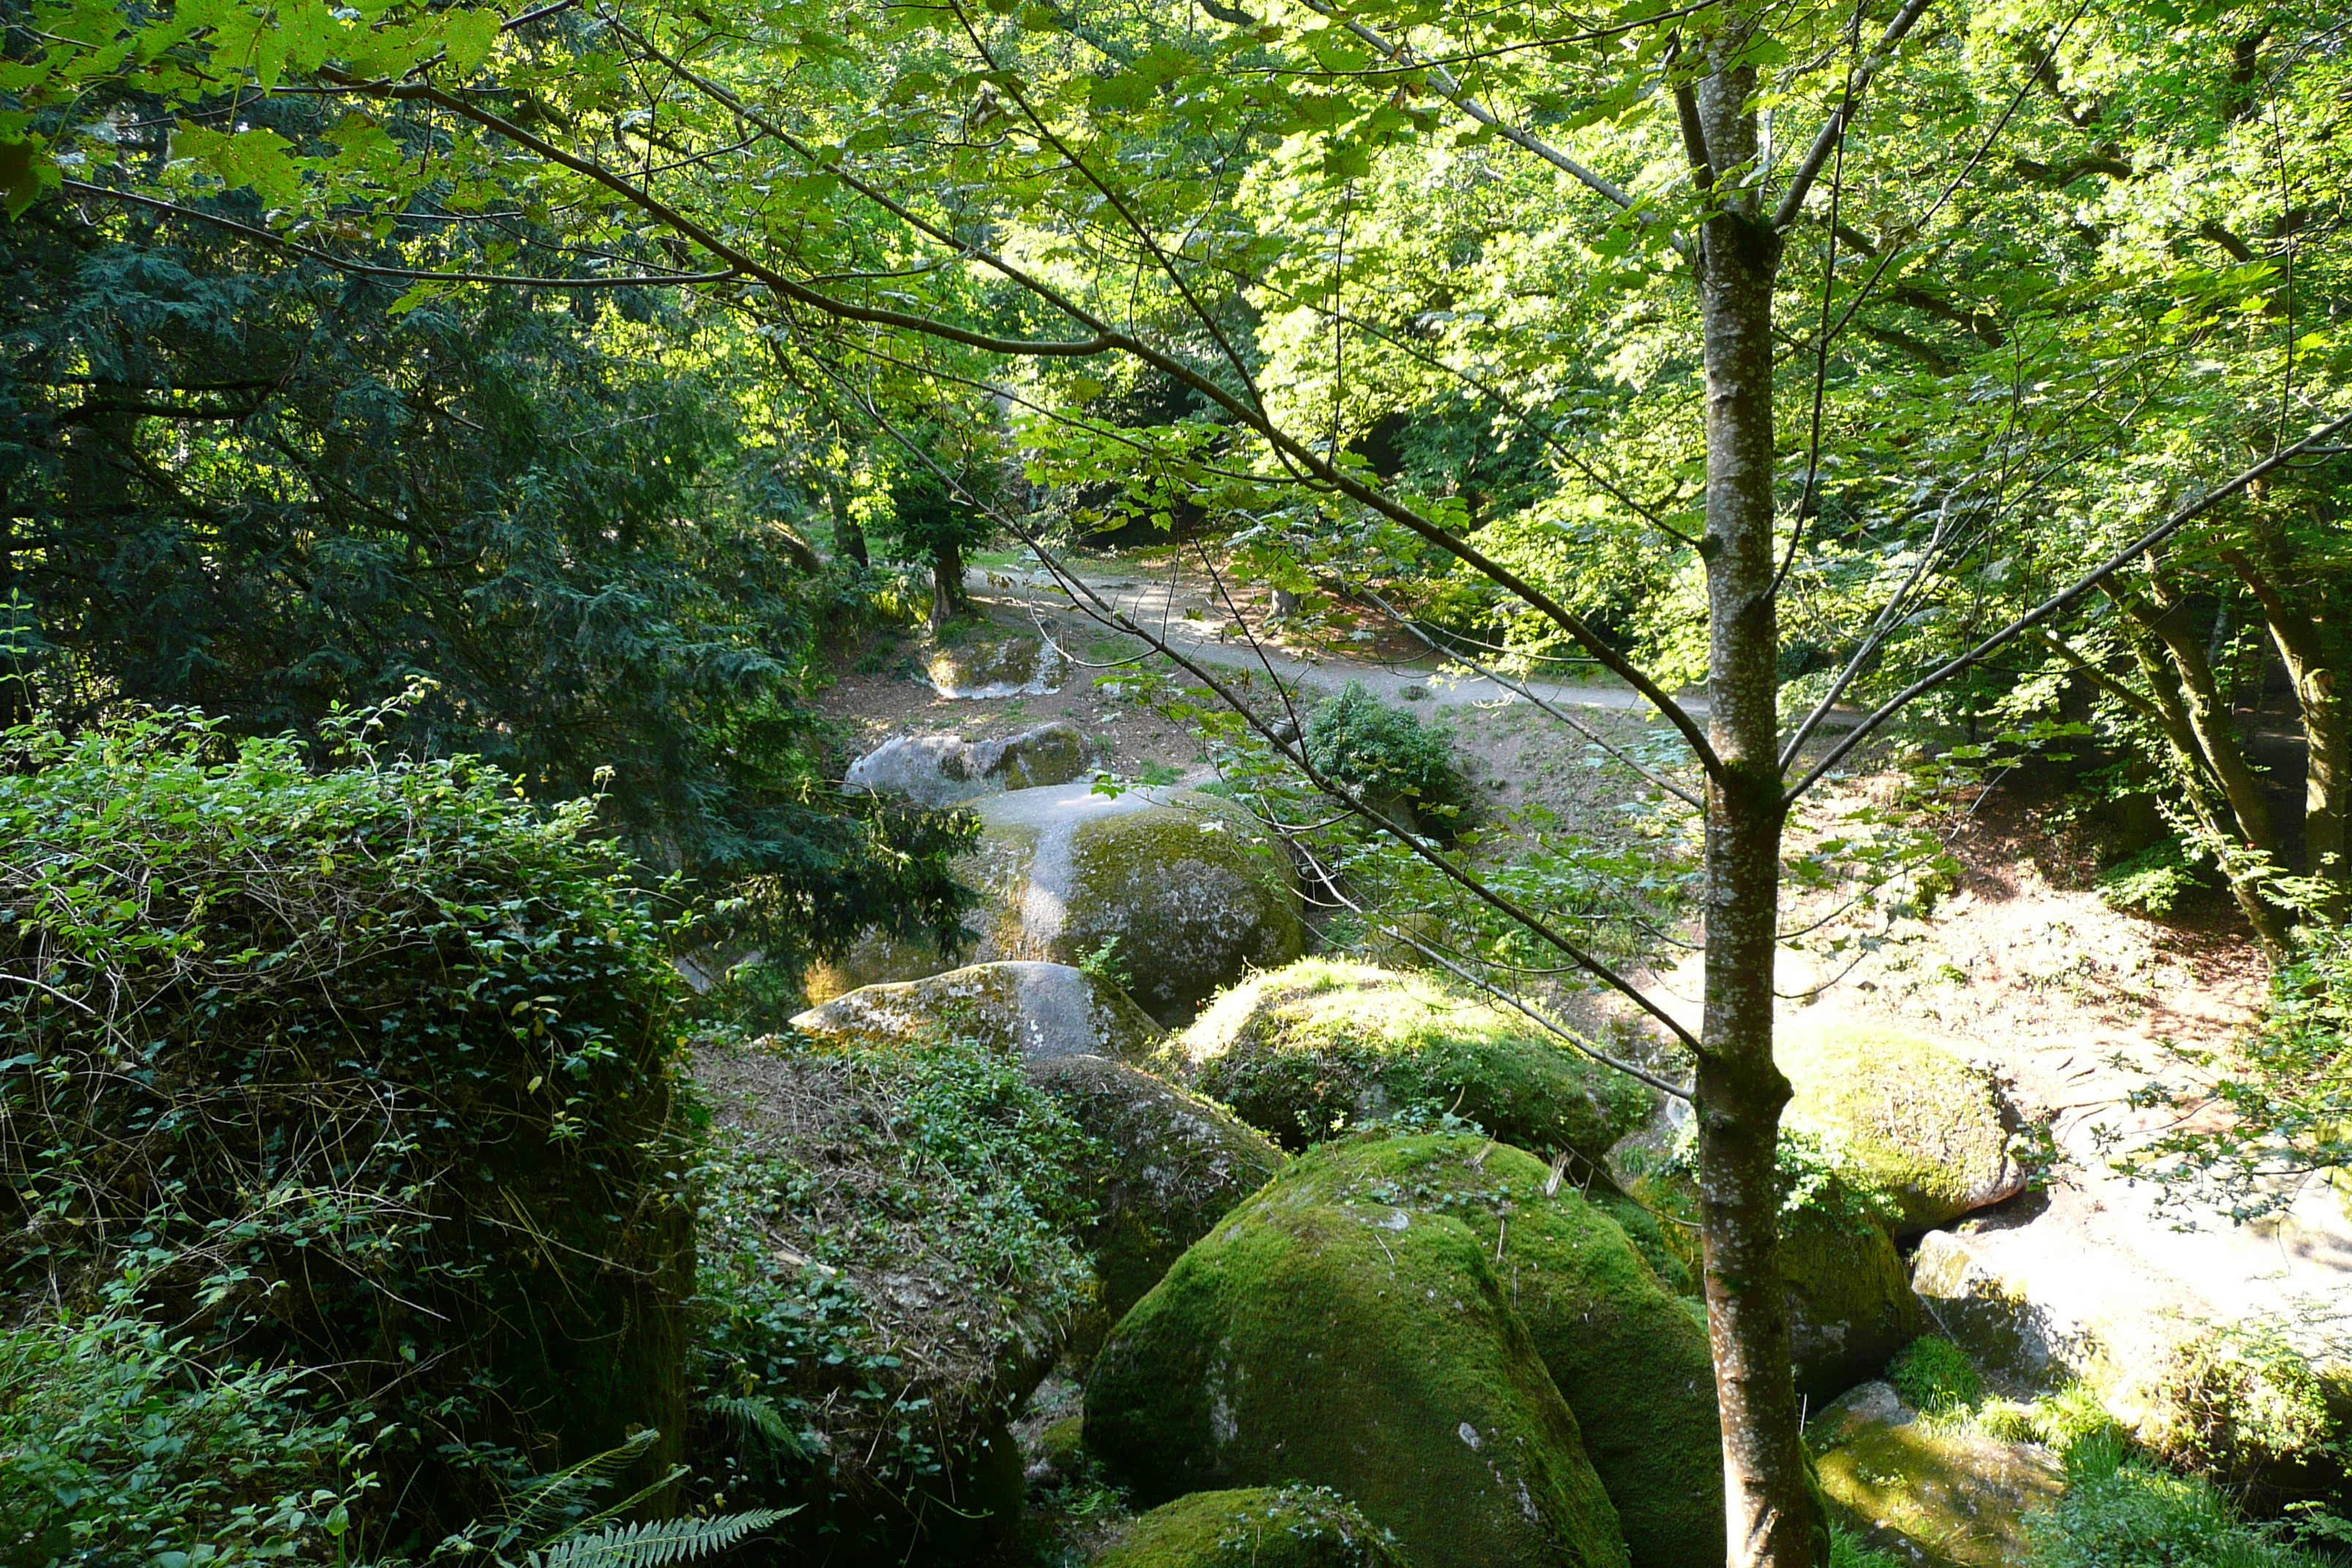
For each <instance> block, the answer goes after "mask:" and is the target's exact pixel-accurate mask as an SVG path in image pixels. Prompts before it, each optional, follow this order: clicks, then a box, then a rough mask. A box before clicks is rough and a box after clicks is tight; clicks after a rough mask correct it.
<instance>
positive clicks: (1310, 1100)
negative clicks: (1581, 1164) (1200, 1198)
mask: <svg viewBox="0 0 2352 1568" xmlns="http://www.w3.org/2000/svg"><path fill="white" fill-rule="evenodd" d="M1170 1056H1171V1069H1172V1070H1173V1071H1174V1072H1176V1073H1177V1074H1178V1075H1180V1076H1181V1077H1182V1078H1183V1079H1185V1080H1186V1081H1188V1082H1190V1083H1192V1084H1193V1085H1194V1086H1196V1087H1197V1088H1199V1089H1201V1090H1202V1092H1203V1093H1205V1094H1209V1095H1211V1096H1213V1097H1214V1098H1216V1099H1218V1100H1223V1101H1224V1102H1225V1103H1227V1104H1229V1105H1231V1106H1232V1107H1233V1108H1234V1110H1235V1112H1236V1113H1238V1114H1239V1115H1240V1116H1241V1117H1242V1118H1243V1119H1244V1121H1249V1122H1251V1123H1252V1124H1253V1125H1255V1126H1258V1127H1261V1128H1264V1129H1265V1131H1266V1132H1267V1133H1268V1134H1269V1135H1270V1136H1272V1137H1273V1138H1274V1139H1275V1140H1276V1142H1280V1143H1282V1144H1283V1145H1284V1146H1285V1147H1286V1148H1291V1149H1299V1148H1304V1147H1306V1146H1307V1144H1309V1143H1313V1142H1319V1141H1320V1140H1322V1139H1326V1138H1329V1137H1332V1136H1335V1135H1337V1134H1339V1133H1341V1132H1345V1131H1349V1130H1350V1129H1352V1128H1356V1127H1360V1126H1362V1125H1365V1124H1367V1123H1370V1122H1374V1121H1381V1120H1383V1119H1386V1118H1389V1117H1391V1116H1393V1115H1395V1114H1396V1113H1398V1112H1400V1111H1403V1110H1435V1111H1440V1112H1444V1111H1451V1112H1453V1113H1454V1114H1455V1115H1457V1116H1460V1117H1462V1118H1464V1119H1465V1120H1467V1121H1474V1122H1475V1123H1477V1124H1478V1125H1479V1126H1480V1127H1482V1128H1484V1129H1485V1130H1486V1131H1488V1132H1490V1133H1492V1134H1493V1135H1494V1136H1495V1137H1496V1138H1498V1139H1501V1140H1502V1141H1504V1142H1507V1143H1511V1144H1514V1145H1516V1146H1517V1147H1520V1148H1523V1149H1528V1150H1534V1151H1537V1152H1545V1153H1549V1152H1553V1151H1555V1150H1560V1149H1569V1150H1573V1151H1575V1152H1577V1153H1578V1154H1580V1155H1581V1156H1583V1157H1584V1159H1585V1160H1587V1161H1589V1162H1591V1164H1592V1165H1593V1166H1598V1165H1600V1164H1601V1162H1602V1161H1603V1160H1604V1159H1605V1157H1606V1155H1607V1153H1608V1151H1609V1148H1610V1146H1611V1145H1612V1144H1613V1143H1615V1142H1617V1140H1618V1139H1620V1138H1622V1137H1623V1136H1624V1135H1625V1134H1626V1133H1627V1132H1629V1131H1632V1130H1633V1128H1635V1127H1637V1126H1639V1125H1640V1124H1641V1122H1642V1121H1643V1119H1645V1118H1646V1117H1647V1116H1648V1115H1649V1114H1650V1111H1651V1110H1652V1109H1653V1107H1654V1104H1655V1103H1656V1095H1655V1094H1654V1091H1652V1090H1651V1089H1646V1088H1644V1087H1643V1085H1641V1084H1640V1083H1638V1082H1636V1081H1635V1080H1633V1079H1630V1078H1627V1077H1625V1076H1624V1075H1623V1074H1622V1073H1619V1072H1616V1071H1613V1070H1612V1069H1611V1068H1605V1067H1602V1066H1601V1065H1600V1064H1599V1063H1597V1062H1595V1061H1593V1060H1591V1058H1587V1057H1584V1056H1582V1055H1580V1054H1579V1053H1578V1052H1576V1051H1575V1050H1573V1049H1572V1048H1570V1047H1568V1046H1566V1045H1564V1044H1561V1043H1560V1042H1559V1041H1557V1040H1555V1039H1553V1038H1551V1037H1549V1036H1548V1035H1546V1034H1545V1033H1544V1032H1543V1031H1542V1030H1541V1029H1540V1028H1538V1026H1536V1025H1534V1024H1532V1023H1530V1022H1529V1021H1528V1020H1527V1019H1526V1018H1523V1017H1520V1016H1517V1015H1514V1014H1511V1013H1507V1012H1506V1011H1504V1010H1503V1009H1501V1008H1499V1007H1496V1006H1495V1005H1491V1004H1489V1003H1486V1002H1484V1001H1480V1000H1477V999H1475V998H1473V997H1468V996H1465V995H1463V994H1460V993H1459V992H1456V991H1454V990H1451V989H1449V988H1447V987H1446V986H1445V985H1444V984H1441V983H1440V982H1439V981H1438V980H1437V979H1435V978H1434V977H1433V976H1431V975H1428V974H1426V973H1412V974H1402V973H1396V972H1395V971H1393V970H1385V969H1377V968H1374V967H1372V966H1371V965H1370V964H1363V963H1339V962H1334V961H1332V960H1328V959H1321V958H1309V959H1302V960H1301V961H1299V962H1298V963H1294V964H1291V965H1290V966H1288V967H1287V968H1285V969H1280V970H1276V971H1274V972H1272V973H1264V974H1256V975H1253V976H1251V977H1250V978H1249V979H1248V980H1246V981H1244V983H1243V984H1240V985H1237V986H1235V987H1234V988H1233V989H1232V990H1231V991H1228V992H1226V993H1225V994H1223V995H1221V996H1220V997H1218V998H1217V1000H1216V1002H1215V1003H1214V1004H1213V1005H1212V1006H1211V1007H1210V1008H1209V1009H1208V1010H1207V1011H1206V1012H1204V1013H1203V1014H1202V1016H1200V1017H1199V1018H1198V1019H1197V1020H1195V1021H1194V1022H1193V1024H1192V1026H1191V1027H1190V1028H1188V1029H1186V1030H1185V1031H1184V1033H1183V1034H1182V1035H1181V1037H1178V1038H1177V1039H1176V1040H1174V1041H1172V1042H1171V1047H1170Z"/></svg>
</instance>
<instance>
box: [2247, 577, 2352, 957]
mask: <svg viewBox="0 0 2352 1568" xmlns="http://www.w3.org/2000/svg"><path fill="white" fill-rule="evenodd" d="M2223 559H2225V560H2227V561H2228V562H2229V563H2230V565H2231V568H2232V569H2233V570H2235V571H2236V573H2237V574H2238V577H2239V580H2240V581H2242V582H2243V583H2244V584H2246V586H2247V587H2249V588H2251V589H2252V590H2253V595H2254V597H2255V599H2256V600H2258V601H2259V602H2260V603H2261V605H2262V606H2263V619H2264V620H2265V621H2267V622H2268V623H2269V625H2270V629H2271V640H2272V641H2273V642H2274V643H2276V644H2277V645H2278V650H2279V657H2280V658H2283V659H2284V660H2285V661H2286V668H2287V674H2288V675H2289V676H2290V677H2291V678H2292V679H2294V698H2295V704H2296V706H2297V708H2298V709H2299V710H2300V711H2301V714H2302V718H2303V738H2304V745H2305V762H2304V772H2303V866H2304V870H2305V873H2306V874H2307V875H2310V876H2314V877H2319V878H2323V879H2326V880H2327V881H2328V882H2331V883H2333V884H2335V885H2336V886H2337V887H2338V888H2341V887H2342V886H2343V885H2344V884H2345V882H2346V881H2347V879H2352V868H2347V866H2346V865H2345V858H2344V795H2345V789H2346V787H2347V783H2352V729H2347V724H2346V721H2345V712H2344V700H2343V698H2342V697H2341V696H2340V695H2339V694H2338V693H2337V691H2336V665H2335V661H2334V660H2333V659H2331V658H2329V657H2328V651H2327V645H2326V642H2325V641H2324V640H2323V638H2322V637H2321V635H2320V629H2319V621H2318V617H2317V616H2314V615H2311V614H2309V613H2307V612H2306V611H2305V610H2304V609H2303V608H2302V607H2301V606H2300V605H2297V604H2295V602H2294V597H2293V596H2292V595H2290V594H2288V592H2287V591H2286V590H2285V589H2284V588H2283V587H2281V586H2280V581H2279V578H2278V577H2277V576H2274V575H2273V574H2271V573H2268V572H2265V571H2263V569H2262V568H2261V567H2260V566H2258V565H2256V564H2255V563H2254V562H2253V560H2252V558H2251V557H2249V556H2248V555H2246V554H2245V553H2244V552H2242V551H2236V550H2232V551H2230V552H2228V553H2227V554H2226V555H2225V556H2224V557H2223ZM2327 903H2328V906H2329V907H2327V908H2325V909H2323V910H2319V911H2318V912H2319V913H2320V914H2322V915H2324V916H2325V917H2326V918H2327V919H2329V920H2336V919H2340V918H2342V915H2343V905H2344V898H2343V895H2342V894H2341V893H2340V892H2339V893H2338V894H2337V895H2336V897H2334V898H2333V899H2330V900H2327Z"/></svg>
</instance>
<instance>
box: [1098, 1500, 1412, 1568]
mask: <svg viewBox="0 0 2352 1568" xmlns="http://www.w3.org/2000/svg"><path fill="white" fill-rule="evenodd" d="M1095 1562H1096V1568H1412V1561H1411V1559H1409V1558H1407V1557H1406V1556H1405V1554H1404V1552H1403V1549H1402V1548H1401V1547H1400V1546H1399V1545H1398V1544H1397V1540H1396V1537H1395V1536H1393V1535H1391V1534H1390V1533H1389V1532H1388V1531H1385V1530H1382V1529H1381V1528H1380V1527H1379V1526H1378V1525H1375V1524H1373V1523H1371V1522H1370V1521H1368V1520H1367V1519H1365V1518H1364V1516H1363V1514H1362V1513H1361V1512H1360V1510H1358V1509H1356V1507H1355V1506H1354V1505H1353V1504H1351V1503H1349V1501H1348V1500H1346V1499H1345V1498H1343V1497H1341V1496H1339V1494H1338V1493H1337V1492H1334V1491H1330V1490H1328V1489H1325V1488H1322V1487H1298V1486H1291V1487H1244V1488H1242V1489H1238V1490H1234V1491H1223V1492H1194V1493H1193V1494H1192V1496H1190V1497H1184V1498H1179V1499H1177V1500H1175V1501H1174V1502H1171V1503H1168V1504H1166V1505H1164V1506H1162V1507H1160V1508H1156V1509H1153V1510H1151V1511H1150V1513H1147V1514H1145V1515H1144V1516H1143V1517H1142V1518H1140V1519H1139V1520H1137V1521H1135V1522H1134V1523H1132V1524H1130V1525H1129V1526H1128V1527H1127V1531H1126V1532H1125V1533H1124V1534H1123V1535H1121V1536H1120V1538H1119V1540H1118V1543H1117V1544H1115V1545H1114V1546H1112V1547H1111V1548H1110V1550H1109V1551H1108V1552H1104V1553H1103V1554H1102V1555H1101V1556H1100V1557H1098V1558H1097V1559H1096V1560H1095Z"/></svg>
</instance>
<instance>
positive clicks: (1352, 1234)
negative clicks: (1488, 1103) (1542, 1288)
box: [1086, 1152, 1628, 1568]
mask: <svg viewBox="0 0 2352 1568" xmlns="http://www.w3.org/2000/svg"><path fill="white" fill-rule="evenodd" d="M1333 1169H1334V1168H1333V1167H1331V1166H1329V1165H1328V1157H1327V1156H1326V1155H1325V1154H1324V1153H1323V1152H1318V1153H1317V1154H1315V1155H1310V1156H1307V1158H1305V1159H1303V1160H1301V1161H1298V1162H1295V1163H1293V1164H1292V1166H1291V1167H1289V1169H1288V1170H1286V1172H1285V1173H1284V1175H1283V1176H1281V1177H1278V1178H1276V1181H1275V1182H1273V1183H1272V1184H1269V1185H1268V1186H1267V1187H1266V1188H1265V1190H1264V1191H1262V1192H1261V1193H1259V1194H1257V1195H1256V1196H1255V1197H1254V1198H1252V1199H1251V1200H1250V1201H1249V1202H1247V1203H1245V1204H1244V1205H1242V1206H1241V1207H1240V1208H1239V1209H1236V1210H1235V1211H1234V1213H1233V1214H1231V1215H1227V1216H1226V1218H1225V1219H1224V1220H1223V1222H1222V1223H1220V1224H1219V1225H1218V1226H1217V1227H1216V1228H1215V1230H1213V1232H1212V1233H1211V1234H1210V1235H1209V1236H1208V1237H1204V1238H1203V1239H1202V1241H1200V1242H1199V1243H1197V1244H1196V1245H1195V1246H1194V1247H1192V1250H1191V1251H1189V1252H1187V1253H1186V1254H1185V1255H1184V1256H1183V1257H1182V1258H1180V1259H1179V1260H1178V1261H1177V1264H1176V1266H1175V1267H1174V1268H1171V1270H1170V1271H1169V1273H1168V1277H1167V1278H1166V1279H1162V1280H1161V1281H1160V1284H1159V1285H1158V1286H1157V1287H1156V1288H1155V1289H1153V1290H1152V1291H1151V1293H1150V1295H1148V1296H1146V1297H1145V1298H1144V1299H1143V1300H1141V1301H1140V1302H1139V1303H1138V1304H1137V1305H1136V1307H1135V1309H1134V1310H1132V1311H1130V1312H1129V1313H1128V1315H1127V1317H1126V1318H1125V1319H1124V1320H1123V1321H1121V1322H1120V1323H1119V1325H1118V1329H1117V1330H1116V1331H1114V1332H1113V1334H1112V1336H1111V1339H1110V1341H1109V1342H1108V1343H1107V1344H1106V1345H1105V1346H1104V1348H1103V1351H1102V1353H1101V1354H1100V1355H1099V1356H1098V1357H1097V1359H1096V1362H1095V1364H1094V1368H1093V1371H1092V1373H1091V1374H1090V1376H1089V1379H1088V1383H1087V1426H1086V1429H1087V1443H1088V1446H1089V1447H1090V1448H1091V1449H1092V1450H1093V1451H1094V1452H1095V1453H1096V1454H1097V1456H1098V1457H1099V1458H1101V1459H1102V1460H1103V1461H1104V1462H1105V1463H1106V1464H1107V1465H1108V1467H1109V1468H1111V1469H1112V1471H1113V1473H1114V1474H1116V1475H1118V1477H1119V1478H1120V1479H1123V1480H1124V1481H1126V1482H1127V1484H1129V1486H1130V1487H1131V1488H1132V1489H1134V1490H1135V1491H1136V1493H1137V1495H1138V1496H1139V1498H1141V1499H1142V1500H1146V1501H1152V1502H1157V1501H1161V1500H1168V1499H1171V1498H1174V1497H1178V1496H1181V1495H1182V1494H1184V1493H1186V1492H1189V1491H1199V1490H1213V1489H1223V1488H1232V1487H1241V1486H1263V1485H1268V1484H1272V1483H1275V1482H1279V1481H1283V1480H1302V1481H1307V1482H1311V1483H1315V1484H1319V1485H1324V1486H1329V1487H1332V1488H1334V1489H1337V1490H1339V1491H1340V1492H1342V1493H1343V1494H1345V1495H1347V1496H1348V1497H1349V1498H1352V1499H1353V1500H1355V1501H1356V1502H1357V1504H1358V1505H1359V1506H1360V1508H1361V1509H1362V1510H1363V1512H1364V1514H1365V1517H1366V1518H1368V1519H1370V1520H1371V1521H1373V1522H1374V1523H1376V1524H1379V1525H1381V1526H1383V1527H1385V1528H1387V1529H1389V1530H1391V1531H1395V1532H1396V1534H1397V1536H1398V1538H1399V1539H1400V1540H1401V1541H1402V1542H1403V1544H1404V1547H1405V1550H1406V1552H1409V1553H1410V1554H1411V1555H1412V1559H1413V1561H1414V1562H1415V1563H1420V1564H1422V1568H1455V1565H1459V1568H1489V1565H1491V1568H1504V1565H1505V1564H1508V1565H1511V1568H1570V1565H1574V1568H1622V1565H1624V1564H1625V1563H1627V1561H1628V1560H1627V1557H1626V1552H1625V1546H1624V1542H1623V1540H1622V1537H1621V1536H1620V1534H1619V1531H1618V1521H1617V1515H1616V1510H1615V1509H1614V1508H1613V1507H1612V1504H1611V1503H1610V1500H1609V1498H1608V1494H1607V1492H1606V1491H1605V1490H1604V1489H1602V1487H1601V1481H1600V1479H1599V1478H1598V1477H1597V1476H1596V1475H1595V1474H1594V1473H1593V1470H1592V1468H1591V1462H1590V1460H1589V1459H1588V1458H1586V1456H1585V1451H1584V1447H1583V1440H1582V1437H1581V1435H1580V1432H1579V1429H1578V1426H1577V1421H1576V1417H1575V1416H1574V1415H1572V1414H1571V1413H1570V1409H1569V1406H1568V1405H1567V1403H1566V1401H1564V1400H1563V1399H1562V1398H1561V1397H1560V1394H1559V1390H1558V1388H1557V1387H1556V1386H1555V1385H1554V1384H1553V1382H1552V1379H1551V1376H1550V1374H1549V1373H1548V1372H1547V1371H1546V1370H1545V1368H1544V1364H1543V1362H1542V1359H1541V1357H1540V1356H1539V1355H1538V1352H1537V1350H1536V1347H1535V1344H1534V1342H1533V1341H1532V1340H1531V1338H1530V1337H1529V1335H1528V1330H1527V1328H1526V1326H1525V1324H1524V1323H1523V1322H1522V1321H1521V1320H1520V1318H1519V1316H1518V1315H1517V1312H1516V1311H1514V1310H1512V1307H1511V1304H1510V1298H1509V1286H1508V1284H1507V1276H1506V1275H1505V1274H1502V1273H1498V1271H1497V1269H1496V1266H1495V1265H1494V1264H1493V1263H1492V1262H1491V1261H1490V1250H1491V1249H1490V1247H1489V1246H1488V1244H1487V1243H1486V1241H1485V1240H1484V1239H1483V1238H1482V1237H1480V1235H1479V1234H1478V1233H1477V1232H1476V1231H1475V1230H1474V1229H1472V1227H1471V1226H1469V1225H1468V1224H1466V1223H1465V1221H1464V1220H1463V1219H1461V1218H1459V1217H1456V1216H1455V1215H1451V1214H1442V1213H1434V1212H1421V1213H1415V1212H1413V1211H1412V1210H1411V1209H1409V1208H1406V1207H1404V1206H1402V1205H1397V1204H1394V1203H1389V1202H1384V1201H1381V1199H1380V1198H1378V1197H1377V1196H1374V1195H1372V1194H1369V1193H1355V1192H1345V1193H1343V1192H1341V1191H1339V1189H1338V1188H1335V1187H1334V1186H1333V1185H1332V1183H1331V1180H1330V1178H1331V1174H1332V1171H1333Z"/></svg>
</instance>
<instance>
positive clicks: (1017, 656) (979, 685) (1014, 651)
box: [923, 637, 1070, 698]
mask: <svg viewBox="0 0 2352 1568" xmlns="http://www.w3.org/2000/svg"><path fill="white" fill-rule="evenodd" d="M1069 672H1070V661H1069V658H1067V656H1066V655H1065V654H1064V653H1063V652H1062V650H1061V649H1060V648H1058V647H1055V646H1054V645H1053V644H1052V643H1051V642H1049V641H1047V640H1046V639H1045V638H1043V637H987V638H982V639H975V640H972V641H969V642H962V643H958V644H956V645H955V646H953V647H936V648H933V649H932V650H931V652H930V654H929V657H928V658H926V659H925V660H924V661H923V673H924V675H925V676H926V677H927V678H928V679H929V681H930V683H931V689H932V690H934V691H936V692H938V693H939V694H940V696H942V697H969V698H980V697H1045V696H1051V695H1052V694H1053V693H1055V692H1056V691H1059V690H1060V689H1062V682H1063V681H1064V680H1065V679H1067V678H1068V676H1069Z"/></svg>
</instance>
